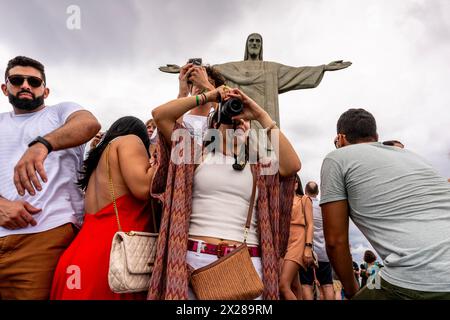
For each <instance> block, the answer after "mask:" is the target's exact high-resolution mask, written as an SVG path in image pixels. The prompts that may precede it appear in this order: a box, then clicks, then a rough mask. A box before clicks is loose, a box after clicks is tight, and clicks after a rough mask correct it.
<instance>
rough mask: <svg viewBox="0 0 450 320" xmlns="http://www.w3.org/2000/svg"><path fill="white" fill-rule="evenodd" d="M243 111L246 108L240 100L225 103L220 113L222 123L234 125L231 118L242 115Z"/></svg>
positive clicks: (234, 99)
mask: <svg viewBox="0 0 450 320" xmlns="http://www.w3.org/2000/svg"><path fill="white" fill-rule="evenodd" d="M243 109H244V106H243V104H242V101H241V100H239V99H236V98H233V99H230V100H227V101H225V103H224V104H223V106H222V110H221V113H220V123H224V124H232V123H233V120H232V119H231V118H232V117H234V116H237V115H238V114H240V113H241V112H242V110H243Z"/></svg>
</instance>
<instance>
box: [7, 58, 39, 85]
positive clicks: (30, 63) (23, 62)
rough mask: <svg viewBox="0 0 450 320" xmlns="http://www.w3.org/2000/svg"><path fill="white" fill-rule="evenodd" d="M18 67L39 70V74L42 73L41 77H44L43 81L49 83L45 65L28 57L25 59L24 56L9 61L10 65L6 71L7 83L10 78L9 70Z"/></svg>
mask: <svg viewBox="0 0 450 320" xmlns="http://www.w3.org/2000/svg"><path fill="white" fill-rule="evenodd" d="M16 66H21V67H33V68H35V69H37V70H39V72H40V73H41V76H42V80H44V83H47V81H46V79H45V69H44V65H43V64H42V63H40V62H39V61H37V60H34V59H31V58H28V57H24V56H17V57H15V58H13V59H11V60H9V61H8V65H7V66H6V70H5V81H6V78H8V76H9V70H11V69H12V68H14V67H16Z"/></svg>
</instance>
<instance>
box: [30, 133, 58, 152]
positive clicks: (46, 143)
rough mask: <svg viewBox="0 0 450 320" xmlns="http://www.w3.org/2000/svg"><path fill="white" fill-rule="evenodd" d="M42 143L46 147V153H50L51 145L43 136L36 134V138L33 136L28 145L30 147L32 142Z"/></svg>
mask: <svg viewBox="0 0 450 320" xmlns="http://www.w3.org/2000/svg"><path fill="white" fill-rule="evenodd" d="M38 142H39V143H42V144H43V145H44V146H45V147H46V148H47V151H48V153H50V152H52V151H53V147H52V145H51V144H50V142H48V141H47V140H46V139H45V138H43V137H41V136H38V137H37V138H35V139H34V140H33V141H31V142H30V143H29V144H28V147H31V146H32V145H34V144H36V143H38Z"/></svg>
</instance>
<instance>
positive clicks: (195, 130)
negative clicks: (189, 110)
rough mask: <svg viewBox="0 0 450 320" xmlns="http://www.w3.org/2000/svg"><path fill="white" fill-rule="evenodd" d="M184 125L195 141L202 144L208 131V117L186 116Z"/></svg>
mask: <svg viewBox="0 0 450 320" xmlns="http://www.w3.org/2000/svg"><path fill="white" fill-rule="evenodd" d="M183 125H184V126H185V127H186V129H188V130H189V132H190V134H191V135H192V136H193V137H194V139H195V141H196V142H197V143H199V144H201V142H202V141H203V135H204V133H205V132H206V130H208V117H204V116H196V115H192V114H185V115H184V116H183Z"/></svg>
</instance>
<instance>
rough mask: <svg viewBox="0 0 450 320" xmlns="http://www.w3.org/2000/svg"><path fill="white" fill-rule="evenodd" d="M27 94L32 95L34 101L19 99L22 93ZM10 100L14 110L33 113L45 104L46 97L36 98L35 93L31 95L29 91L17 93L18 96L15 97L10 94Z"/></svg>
mask: <svg viewBox="0 0 450 320" xmlns="http://www.w3.org/2000/svg"><path fill="white" fill-rule="evenodd" d="M25 92H26V93H29V94H31V96H32V97H33V99H32V100H30V99H21V98H19V95H20V94H21V93H25ZM8 98H9V103H11V104H12V105H13V106H14V108H17V109H20V110H26V111H33V110H35V109H37V108H38V107H40V106H42V105H43V104H44V95H42V96H39V97H36V96H35V95H34V94H33V93H31V92H29V91H20V92H18V93H17V96H15V95H13V94H12V93H11V92H10V93H9V94H8Z"/></svg>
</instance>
